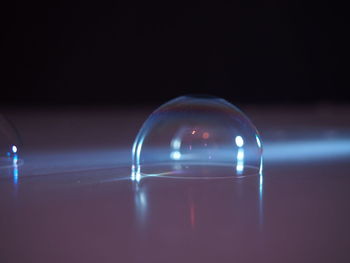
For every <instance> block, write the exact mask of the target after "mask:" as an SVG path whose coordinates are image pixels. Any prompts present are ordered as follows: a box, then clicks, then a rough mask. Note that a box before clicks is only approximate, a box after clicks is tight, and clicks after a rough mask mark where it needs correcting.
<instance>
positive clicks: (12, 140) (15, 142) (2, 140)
mask: <svg viewBox="0 0 350 263" xmlns="http://www.w3.org/2000/svg"><path fill="white" fill-rule="evenodd" d="M20 145H21V140H20V138H19V135H18V132H17V130H16V129H15V127H14V126H13V125H12V123H11V122H10V121H9V120H8V119H6V118H5V117H4V116H3V115H1V114H0V168H5V167H13V166H17V165H18V164H20V163H21V160H20V159H19V157H18V154H19V146H20Z"/></svg>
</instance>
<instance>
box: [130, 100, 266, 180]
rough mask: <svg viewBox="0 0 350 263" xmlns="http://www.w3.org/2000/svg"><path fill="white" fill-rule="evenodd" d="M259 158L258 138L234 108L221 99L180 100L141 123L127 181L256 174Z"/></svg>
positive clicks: (169, 103) (166, 104) (161, 108)
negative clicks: (150, 178) (130, 176)
mask: <svg viewBox="0 0 350 263" xmlns="http://www.w3.org/2000/svg"><path fill="white" fill-rule="evenodd" d="M261 155H262V145H261V141H260V138H259V134H258V132H257V130H256V128H255V127H254V125H253V124H252V123H251V122H250V120H249V119H248V118H247V117H246V116H245V115H244V114H243V113H242V112H241V111H240V110H239V109H238V108H236V107H235V106H233V105H232V104H230V103H229V102H227V101H226V100H224V99H221V98H216V97H199V96H182V97H179V98H176V99H173V100H171V101H169V102H168V103H165V104H164V105H162V106H161V107H160V108H158V109H157V110H156V111H154V112H153V113H152V114H151V115H150V116H149V118H148V119H147V120H146V121H145V123H144V124H143V126H142V128H141V129H140V131H139V133H138V135H137V137H136V139H135V142H134V145H133V150H132V161H133V164H132V179H135V180H137V181H139V180H140V178H141V176H146V175H148V176H151V175H154V176H171V177H182V178H189V177H201V178H209V177H228V176H231V177H232V176H246V175H251V174H258V173H259V168H260V161H261ZM218 169H219V170H220V171H221V172H217V171H218Z"/></svg>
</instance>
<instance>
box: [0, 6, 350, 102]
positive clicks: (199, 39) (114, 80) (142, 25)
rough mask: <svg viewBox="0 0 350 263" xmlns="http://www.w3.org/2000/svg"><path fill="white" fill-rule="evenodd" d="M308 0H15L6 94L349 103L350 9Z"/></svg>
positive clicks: (7, 41)
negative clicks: (196, 0) (191, 96)
mask: <svg viewBox="0 0 350 263" xmlns="http://www.w3.org/2000/svg"><path fill="white" fill-rule="evenodd" d="M306 2H307V1H285V0H281V1H272V0H267V1H258V3H252V2H250V1H231V3H230V4H225V5H221V4H218V3H217V2H216V1H212V2H210V3H209V2H208V3H205V2H201V3H199V4H198V3H197V4H190V3H189V2H187V3H180V2H177V1H173V2H169V1H162V2H161V3H150V2H149V1H143V2H141V3H136V2H132V1H124V2H117V1H113V2H108V3H102V2H100V1H81V2H80V3H79V2H76V3H73V2H72V1H63V2H52V1H48V2H40V3H39V2H33V1H26V2H16V6H15V7H14V8H11V9H3V10H2V11H1V12H2V13H3V14H5V13H7V16H6V18H5V19H4V20H5V21H4V22H3V23H2V26H3V27H4V30H3V34H2V35H3V37H2V43H3V48H2V60H1V61H2V62H1V63H2V64H3V66H5V68H6V69H5V70H3V71H2V85H1V96H0V102H1V103H2V104H3V105H4V104H10V105H23V104H25V105H27V104H28V105H32V104H33V105H34V104H44V105H51V104H58V105H61V104H107V105H122V104H123V105H125V104H126V105H133V104H135V105H136V104H148V103H162V102H164V101H166V100H168V99H170V98H172V97H175V96H178V95H182V94H186V93H206V94H212V95H217V96H221V97H225V98H227V99H229V100H230V101H232V102H236V103H319V102H335V103H348V102H349V97H348V96H347V91H346V89H347V88H348V86H349V80H348V76H347V67H346V65H347V61H348V51H347V49H348V44H349V43H348V42H347V41H346V39H347V35H348V31H349V28H348V24H347V22H346V20H345V17H346V9H345V8H342V7H340V6H337V5H336V4H335V3H334V4H332V3H333V2H331V1H329V2H317V3H315V4H310V2H308V4H306ZM12 11H13V12H12Z"/></svg>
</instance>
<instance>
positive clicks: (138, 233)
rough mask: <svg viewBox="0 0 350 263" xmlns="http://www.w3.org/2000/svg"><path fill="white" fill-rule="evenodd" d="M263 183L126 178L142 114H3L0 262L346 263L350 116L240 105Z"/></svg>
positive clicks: (323, 109)
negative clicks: (254, 133)
mask: <svg viewBox="0 0 350 263" xmlns="http://www.w3.org/2000/svg"><path fill="white" fill-rule="evenodd" d="M244 111H245V112H246V113H247V115H248V116H249V117H250V118H251V119H252V121H253V122H254V123H255V124H256V126H257V127H258V129H259V130H260V132H261V135H262V140H263V142H264V159H265V160H264V170H263V174H262V175H257V176H251V177H247V178H244V179H243V180H231V179H230V178H229V179H209V180H198V179H194V180H185V179H171V178H159V177H152V178H145V179H143V180H142V181H141V182H140V183H135V182H132V181H131V180H130V179H129V178H130V155H131V153H130V151H131V145H132V142H133V139H134V138H135V135H136V133H137V131H138V129H139V128H140V126H141V124H142V122H143V121H144V120H145V118H146V117H147V116H148V114H149V113H150V112H151V109H149V108H145V109H114V108H102V109H101V108H100V109H87V108H78V107H75V108H65V109H54V108H51V109H39V108H37V109H25V110H24V109H22V110H21V109H6V110H3V113H4V114H6V116H7V117H8V118H10V119H11V120H12V122H13V123H14V124H15V125H16V127H17V128H18V130H19V132H20V134H21V138H22V141H23V145H22V146H21V147H20V149H19V150H20V153H19V156H20V158H21V159H22V160H23V162H24V163H23V165H20V166H18V167H12V168H6V169H0V211H1V212H0V262H4V263H5V262H6V263H7V262H36V263H39V262H256V261H257V260H258V261H259V262H350V227H349V222H350V211H349V208H350V205H349V200H350V190H349V187H350V173H349V172H350V162H349V160H350V107H347V106H334V105H333V106H329V105H320V106H313V107H307V106H295V107H291V106H289V107H282V106H281V107H276V106H275V107H267V106H265V107H257V106H247V107H246V108H245V109H244Z"/></svg>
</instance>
